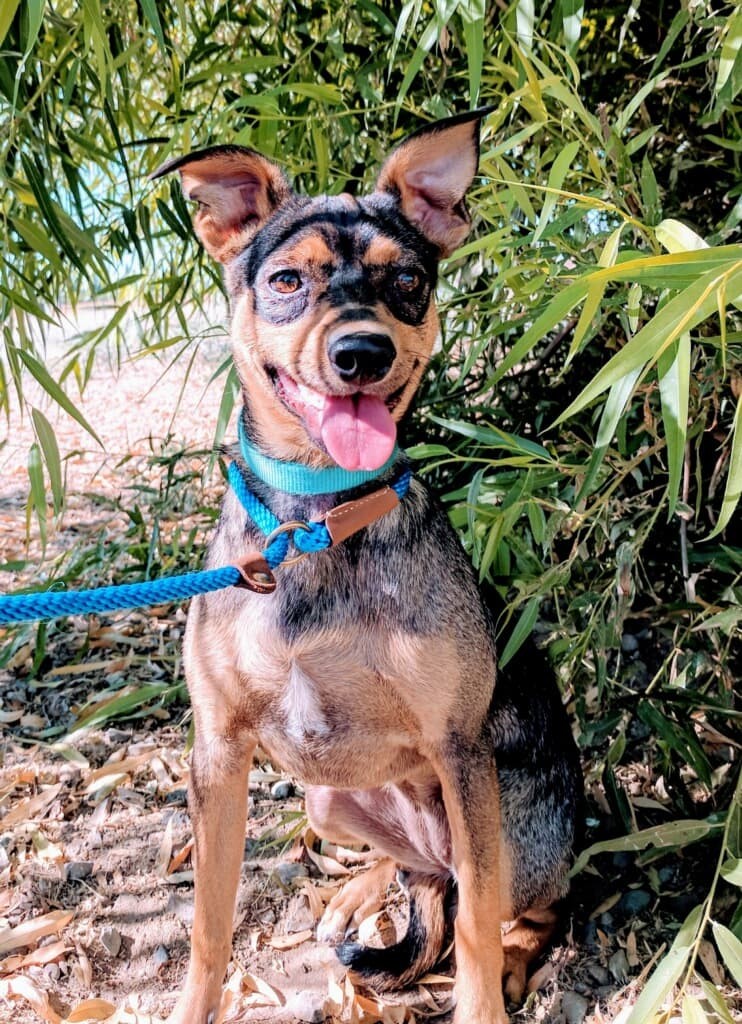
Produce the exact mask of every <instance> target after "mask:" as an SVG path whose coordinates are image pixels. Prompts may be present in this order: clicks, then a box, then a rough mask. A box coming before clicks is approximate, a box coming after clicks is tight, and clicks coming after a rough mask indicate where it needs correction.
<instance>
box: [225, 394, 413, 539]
mask: <svg viewBox="0 0 742 1024" xmlns="http://www.w3.org/2000/svg"><path fill="white" fill-rule="evenodd" d="M250 427H251V424H250V419H249V416H246V415H245V410H244V409H243V410H242V412H241V413H240V417H239V420H238V433H239V442H240V443H239V448H240V462H241V464H242V472H243V476H244V478H245V481H246V483H247V484H248V486H249V487H250V489H251V490H252V491H253V493H254V494H255V495H256V496H257V497H258V498H259V499H260V500H261V501H262V502H264V503H265V504H266V505H268V507H269V508H270V509H271V511H272V512H273V513H274V514H275V515H276V516H278V518H279V519H280V520H281V521H282V522H286V521H287V520H290V519H300V520H309V519H313V518H319V517H321V516H323V515H325V514H326V513H327V512H328V511H329V510H330V509H331V508H333V507H334V506H335V505H338V504H340V503H341V502H343V501H348V500H350V499H351V498H355V497H360V496H361V495H363V494H367V493H369V492H370V491H373V490H374V489H375V488H377V487H379V486H382V485H383V484H388V483H390V482H391V481H392V480H393V479H394V478H395V476H396V475H397V474H398V472H399V470H400V469H401V468H403V466H404V465H406V464H407V457H406V455H405V453H404V451H403V450H402V449H400V448H397V447H395V449H394V451H393V452H392V455H391V456H390V458H389V459H388V460H387V462H385V463H384V465H383V466H380V467H379V468H378V469H375V470H347V469H343V468H342V467H341V466H337V465H333V466H330V467H325V468H316V467H313V466H309V465H307V464H306V463H301V462H289V461H287V460H284V459H276V458H274V457H272V456H270V455H267V454H266V452H265V451H263V450H262V449H261V447H260V446H259V445H258V444H257V443H256V441H255V439H254V438H253V437H252V436H251V434H252V431H251V429H250Z"/></svg>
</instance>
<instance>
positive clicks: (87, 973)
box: [72, 943, 93, 989]
mask: <svg viewBox="0 0 742 1024" xmlns="http://www.w3.org/2000/svg"><path fill="white" fill-rule="evenodd" d="M75 951H76V953H77V963H76V964H74V965H73V967H72V973H73V975H74V977H75V979H76V980H77V982H78V984H79V985H80V988H83V989H89V988H90V986H91V985H92V984H93V968H92V966H91V964H90V961H89V960H88V955H87V953H86V952H85V950H84V949H83V948H82V946H81V945H79V943H75Z"/></svg>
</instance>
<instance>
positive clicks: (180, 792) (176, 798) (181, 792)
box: [165, 787, 188, 807]
mask: <svg viewBox="0 0 742 1024" xmlns="http://www.w3.org/2000/svg"><path fill="white" fill-rule="evenodd" d="M165 803H166V804H175V805H176V807H185V805H186V804H187V803H188V790H187V789H185V788H184V787H179V788H178V789H171V790H170V792H169V793H168V794H167V796H166V797H165Z"/></svg>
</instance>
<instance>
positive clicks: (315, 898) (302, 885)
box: [294, 878, 340, 921]
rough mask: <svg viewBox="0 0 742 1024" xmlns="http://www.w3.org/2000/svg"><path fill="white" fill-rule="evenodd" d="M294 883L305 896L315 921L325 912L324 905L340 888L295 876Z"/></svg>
mask: <svg viewBox="0 0 742 1024" xmlns="http://www.w3.org/2000/svg"><path fill="white" fill-rule="evenodd" d="M294 884H295V885H296V887H297V888H298V889H301V891H302V892H303V893H304V895H305V896H306V897H307V902H308V903H309V910H310V912H311V914H312V917H313V918H314V920H315V921H319V919H320V918H321V917H322V915H323V914H324V912H325V907H326V906H327V904H328V903H329V902H330V900H331V899H332V897H333V896H334V895H335V893H337V892H338V891H339V888H340V887H339V886H338V885H328V884H321V883H318V882H316V881H314V880H313V879H311V878H297V879H296V881H295V882H294Z"/></svg>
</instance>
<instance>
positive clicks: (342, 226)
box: [154, 110, 487, 469]
mask: <svg viewBox="0 0 742 1024" xmlns="http://www.w3.org/2000/svg"><path fill="white" fill-rule="evenodd" d="M486 113H487V111H486V110H480V111H473V112H471V113H468V114H464V115H460V116H458V117H453V118H449V119H448V120H446V121H439V122H436V123H434V124H431V125H428V126H426V127H424V128H422V129H421V130H420V131H418V132H416V133H415V134H414V135H412V136H410V137H409V138H407V139H406V140H405V141H404V142H402V143H401V144H400V145H399V146H398V147H397V148H396V149H394V150H393V151H392V153H391V154H390V156H389V157H388V158H387V160H386V162H385V164H384V165H383V167H382V169H381V172H380V174H379V177H378V180H377V182H376V187H375V189H374V191H373V192H372V193H371V194H370V195H368V196H364V197H362V198H359V199H355V198H353V197H351V196H349V195H347V194H344V195H337V196H318V197H316V198H307V197H303V196H298V195H296V194H295V193H294V192H293V191H292V189H291V187H290V186H289V184H288V182H287V181H286V179H285V177H284V175H283V173H282V172H281V170H280V169H279V167H278V166H277V165H276V164H274V163H272V162H271V161H270V160H267V159H266V158H265V157H263V156H261V155H260V154H259V153H256V152H254V151H253V150H250V149H245V148H243V147H240V146H216V147H213V148H211V149H205V150H201V151H199V152H195V153H190V154H188V156H184V157H180V158H178V159H176V160H172V161H169V162H168V163H166V164H164V165H163V166H162V167H160V168H159V169H158V170H157V171H156V172H155V175H154V177H160V176H161V175H163V174H167V173H168V172H170V171H175V170H177V171H179V172H180V177H181V183H182V187H183V191H184V193H185V195H186V196H187V197H188V198H189V199H193V200H195V201H196V202H197V203H198V210H197V211H196V213H195V216H194V227H195V230H196V233H197V235H198V236H199V238H200V239H201V241H202V242H203V244H204V246H205V248H206V249H207V251H208V252H209V253H210V254H211V255H212V256H213V257H214V259H216V260H218V261H219V262H220V263H222V264H223V265H224V268H225V280H226V283H227V288H228V291H229V294H230V299H231V304H232V342H233V346H234V356H235V362H236V365H237V369H238V372H239V375H240V379H241V382H242V387H243V391H244V395H245V401H246V403H247V404H248V406H249V408H250V420H251V425H252V429H253V430H254V431H255V432H256V434H257V438H256V439H257V440H258V441H259V443H260V444H261V445H262V446H263V447H264V448H265V449H266V450H267V451H268V452H269V453H270V454H272V455H275V456H276V457H278V458H285V459H298V460H301V461H305V462H309V463H310V464H313V465H326V464H329V463H331V462H334V463H337V464H338V465H340V466H342V467H344V468H346V469H377V468H378V467H379V466H381V465H383V464H384V462H386V460H387V459H388V458H389V456H390V455H391V452H392V450H393V448H394V443H395V439H396V432H397V423H398V422H399V420H400V419H401V417H402V416H403V415H404V413H405V411H406V410H407V408H408V406H409V404H410V401H411V399H412V397H413V395H414V393H415V390H416V389H417V386H418V384H419V382H420V378H421V376H422V374H423V371H424V369H425V366H426V364H427V361H428V359H429V358H430V354H431V351H432V348H433V344H434V342H435V338H436V335H437V332H438V317H437V313H436V308H435V301H434V297H433V292H434V288H435V283H436V274H437V268H438V261H439V259H440V258H441V257H442V256H446V255H448V254H449V253H451V252H453V251H454V249H456V248H457V246H458V245H460V243H461V242H462V241H463V239H464V238H465V237H466V234H467V232H468V230H469V215H468V213H467V210H466V206H465V205H464V195H465V193H466V191H467V189H468V188H469V186H470V185H471V182H472V179H473V177H474V175H475V174H476V171H477V164H478V159H479V129H480V123H481V120H482V117H483V116H484V115H485V114H486Z"/></svg>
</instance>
